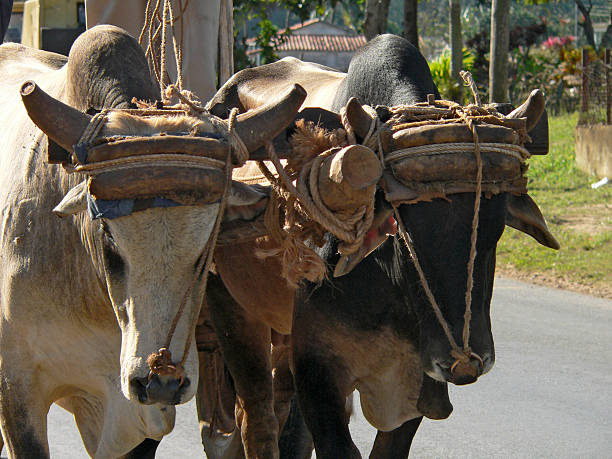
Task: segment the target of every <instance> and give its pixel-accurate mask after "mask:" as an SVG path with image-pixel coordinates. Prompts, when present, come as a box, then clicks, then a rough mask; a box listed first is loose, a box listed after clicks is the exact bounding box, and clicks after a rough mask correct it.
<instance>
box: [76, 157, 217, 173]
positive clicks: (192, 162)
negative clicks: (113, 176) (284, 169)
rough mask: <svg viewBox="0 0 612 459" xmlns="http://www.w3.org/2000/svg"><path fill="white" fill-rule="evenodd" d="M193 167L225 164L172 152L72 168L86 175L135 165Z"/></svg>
mask: <svg viewBox="0 0 612 459" xmlns="http://www.w3.org/2000/svg"><path fill="white" fill-rule="evenodd" d="M154 166H170V167H193V168H197V169H210V168H215V169H221V168H223V167H224V166H225V163H224V162H223V161H219V160H217V159H212V158H207V157H205V156H192V155H180V154H172V153H164V154H156V155H138V156H128V157H126V158H119V159H111V160H108V161H100V162H95V163H88V164H83V165H78V166H75V167H74V168H73V171H74V172H83V173H85V174H87V175H97V174H103V173H105V172H113V171H118V170H125V169H133V168H136V167H154Z"/></svg>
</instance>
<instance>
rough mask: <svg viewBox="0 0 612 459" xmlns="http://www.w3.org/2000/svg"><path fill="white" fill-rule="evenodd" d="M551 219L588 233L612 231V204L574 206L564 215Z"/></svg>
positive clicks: (577, 230)
mask: <svg viewBox="0 0 612 459" xmlns="http://www.w3.org/2000/svg"><path fill="white" fill-rule="evenodd" d="M551 221H552V222H554V223H556V224H558V225H563V226H565V227H567V228H569V229H572V230H574V231H576V232H580V233H586V234H601V233H603V232H604V231H612V204H595V205H593V204H591V205H589V206H581V207H572V208H569V209H567V212H566V213H565V214H564V215H562V216H557V217H554V218H552V219H551Z"/></svg>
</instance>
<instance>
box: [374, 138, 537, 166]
mask: <svg viewBox="0 0 612 459" xmlns="http://www.w3.org/2000/svg"><path fill="white" fill-rule="evenodd" d="M473 145H474V144H473V143H436V144H431V145H420V146H418V147H409V148H403V149H401V150H395V151H393V153H390V154H389V155H387V156H386V157H385V161H387V163H394V162H397V161H401V160H402V159H405V158H416V157H420V156H435V155H443V154H449V153H467V152H470V153H472V152H473V151H474V148H473ZM470 146H472V148H469V147H470ZM479 147H480V151H481V152H483V153H501V154H504V155H506V156H510V157H512V158H514V159H518V160H519V161H524V160H525V159H527V158H529V156H530V153H529V152H528V151H527V150H526V149H525V147H523V146H521V145H512V144H507V143H488V142H487V143H481V144H479Z"/></svg>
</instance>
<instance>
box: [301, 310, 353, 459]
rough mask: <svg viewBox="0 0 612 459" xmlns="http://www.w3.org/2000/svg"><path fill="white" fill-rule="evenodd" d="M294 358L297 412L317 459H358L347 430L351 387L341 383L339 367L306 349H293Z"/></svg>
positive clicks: (318, 352) (313, 350)
mask: <svg viewBox="0 0 612 459" xmlns="http://www.w3.org/2000/svg"><path fill="white" fill-rule="evenodd" d="M294 325H295V322H294ZM294 338H295V328H294ZM294 342H295V340H294ZM293 358H294V365H295V382H296V388H297V392H298V398H299V402H300V409H301V410H302V413H303V415H304V419H305V421H306V424H307V425H308V428H309V429H310V432H311V433H312V437H313V440H314V445H315V450H316V452H317V458H318V459H334V458H339V457H342V458H346V459H357V458H361V455H360V454H359V450H358V449H357V447H356V446H355V444H354V443H353V440H352V439H351V433H350V431H349V428H348V424H349V415H348V414H347V411H346V394H347V393H350V387H348V385H347V384H344V383H343V382H342V379H343V378H342V377H341V375H342V373H343V371H342V366H341V365H334V364H333V362H331V361H326V359H324V358H321V351H320V350H319V351H317V350H316V349H310V348H309V347H305V348H300V346H297V347H296V346H295V345H294V347H293Z"/></svg>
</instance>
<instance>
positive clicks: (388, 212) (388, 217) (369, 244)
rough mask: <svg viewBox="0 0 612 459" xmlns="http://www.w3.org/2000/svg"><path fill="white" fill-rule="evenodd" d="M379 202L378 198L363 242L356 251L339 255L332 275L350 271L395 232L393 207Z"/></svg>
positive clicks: (395, 224) (335, 275)
mask: <svg viewBox="0 0 612 459" xmlns="http://www.w3.org/2000/svg"><path fill="white" fill-rule="evenodd" d="M379 202H380V200H378V201H377V202H376V212H375V214H374V220H373V221H372V226H371V227H370V230H369V231H368V233H367V234H366V237H365V240H364V241H363V244H362V245H361V247H359V249H357V251H356V252H353V253H351V254H349V255H342V257H340V260H339V261H338V263H337V264H336V267H335V268H334V277H340V276H344V275H345V274H348V273H350V272H351V271H352V270H353V268H355V266H357V264H359V262H360V261H361V260H363V259H364V258H365V257H367V256H368V255H369V254H371V253H372V252H373V251H374V250H376V249H377V248H378V247H380V245H381V244H382V243H383V242H385V241H386V240H387V238H388V237H389V236H392V235H394V234H395V233H397V223H396V221H395V218H393V208H392V207H391V206H390V205H388V204H386V203H381V205H379Z"/></svg>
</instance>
